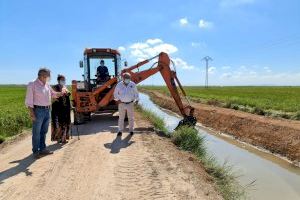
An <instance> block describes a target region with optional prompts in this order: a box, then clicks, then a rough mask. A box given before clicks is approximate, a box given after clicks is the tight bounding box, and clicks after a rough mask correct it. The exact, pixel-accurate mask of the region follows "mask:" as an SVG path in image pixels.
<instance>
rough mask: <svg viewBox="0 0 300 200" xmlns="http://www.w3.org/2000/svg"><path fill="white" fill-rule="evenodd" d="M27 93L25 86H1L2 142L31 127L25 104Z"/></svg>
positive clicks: (0, 121) (0, 131) (0, 118)
mask: <svg viewBox="0 0 300 200" xmlns="http://www.w3.org/2000/svg"><path fill="white" fill-rule="evenodd" d="M25 93H26V87H25V86H15V85H1V86H0V143H1V142H3V141H4V140H5V139H7V138H8V137H11V136H14V135H16V134H18V133H20V132H21V131H22V129H23V128H29V127H31V121H30V118H29V115H28V111H27V108H26V107H25V105H24V98H25Z"/></svg>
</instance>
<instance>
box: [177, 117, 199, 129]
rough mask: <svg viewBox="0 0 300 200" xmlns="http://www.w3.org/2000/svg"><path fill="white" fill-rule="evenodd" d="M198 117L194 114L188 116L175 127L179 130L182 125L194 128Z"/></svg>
mask: <svg viewBox="0 0 300 200" xmlns="http://www.w3.org/2000/svg"><path fill="white" fill-rule="evenodd" d="M196 123H197V119H196V117H194V116H186V117H185V118H183V119H182V120H181V121H180V122H179V123H178V125H177V127H176V128H175V130H178V129H179V128H180V127H182V126H188V127H192V128H194V127H195V126H196Z"/></svg>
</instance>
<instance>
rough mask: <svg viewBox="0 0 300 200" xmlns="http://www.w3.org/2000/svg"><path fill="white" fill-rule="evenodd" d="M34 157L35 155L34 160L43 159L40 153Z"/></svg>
mask: <svg viewBox="0 0 300 200" xmlns="http://www.w3.org/2000/svg"><path fill="white" fill-rule="evenodd" d="M32 155H33V157H34V159H39V158H41V157H42V155H41V154H40V153H39V152H36V153H33V154H32Z"/></svg>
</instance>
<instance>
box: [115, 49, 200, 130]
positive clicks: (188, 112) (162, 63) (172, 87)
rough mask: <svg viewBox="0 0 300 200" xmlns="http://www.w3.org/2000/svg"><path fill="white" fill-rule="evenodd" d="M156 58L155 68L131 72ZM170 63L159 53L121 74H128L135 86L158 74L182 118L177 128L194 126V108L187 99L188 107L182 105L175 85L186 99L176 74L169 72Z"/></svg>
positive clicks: (166, 57)
mask: <svg viewBox="0 0 300 200" xmlns="http://www.w3.org/2000/svg"><path fill="white" fill-rule="evenodd" d="M157 57H158V62H157V65H156V67H151V68H150V69H147V70H143V71H137V72H133V70H135V69H138V68H139V67H140V66H142V65H145V64H147V63H149V62H150V61H151V60H153V59H155V58H157ZM170 62H171V60H170V58H169V56H168V54H166V53H164V52H161V53H160V54H159V55H158V56H155V57H153V58H151V59H148V60H145V61H142V62H140V63H138V64H136V65H134V66H131V67H129V68H126V69H123V70H122V72H121V74H123V73H130V74H131V79H132V81H133V82H135V83H136V84H138V83H140V82H141V81H143V80H145V79H147V78H148V77H150V76H152V75H154V74H156V73H158V72H160V73H161V75H162V77H163V79H164V81H165V83H166V85H167V87H168V89H169V91H170V94H171V96H172V97H173V99H174V101H175V103H176V105H177V107H178V108H179V111H180V113H181V115H182V116H183V118H184V119H183V120H181V121H180V123H179V126H182V125H188V126H195V124H196V122H197V120H196V118H195V117H194V116H193V115H194V108H193V107H192V106H191V105H190V103H189V101H188V99H187V98H186V99H187V101H188V105H187V106H185V105H184V104H183V102H182V99H181V97H180V95H179V91H178V88H177V85H178V87H179V89H180V90H181V92H182V94H183V96H184V97H186V93H185V91H184V89H183V87H182V85H181V83H180V81H179V79H178V77H177V75H176V72H175V71H173V70H171V68H170V64H171V63H170ZM176 83H177V84H176Z"/></svg>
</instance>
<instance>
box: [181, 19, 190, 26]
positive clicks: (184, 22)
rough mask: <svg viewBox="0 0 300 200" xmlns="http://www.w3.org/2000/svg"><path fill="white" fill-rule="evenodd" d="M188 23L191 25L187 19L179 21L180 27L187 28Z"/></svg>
mask: <svg viewBox="0 0 300 200" xmlns="http://www.w3.org/2000/svg"><path fill="white" fill-rule="evenodd" d="M188 23H189V21H188V19H187V18H186V17H184V18H181V19H179V24H180V26H187V25H188Z"/></svg>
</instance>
